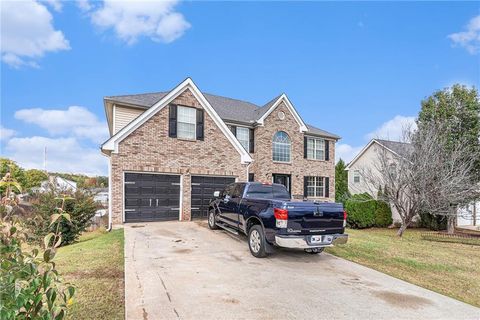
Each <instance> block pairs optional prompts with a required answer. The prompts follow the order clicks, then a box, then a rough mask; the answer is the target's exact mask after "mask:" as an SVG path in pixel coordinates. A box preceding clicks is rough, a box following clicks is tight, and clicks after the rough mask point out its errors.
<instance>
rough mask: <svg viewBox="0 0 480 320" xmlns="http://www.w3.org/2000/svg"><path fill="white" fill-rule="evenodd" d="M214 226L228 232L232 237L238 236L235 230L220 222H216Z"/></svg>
mask: <svg viewBox="0 0 480 320" xmlns="http://www.w3.org/2000/svg"><path fill="white" fill-rule="evenodd" d="M215 224H216V225H217V227H219V228H222V229H223V230H225V231H228V232H230V233H231V234H234V235H237V236H238V231H237V230H235V229H233V228H231V227H229V226H227V225H225V224H223V223H221V222H217V223H215Z"/></svg>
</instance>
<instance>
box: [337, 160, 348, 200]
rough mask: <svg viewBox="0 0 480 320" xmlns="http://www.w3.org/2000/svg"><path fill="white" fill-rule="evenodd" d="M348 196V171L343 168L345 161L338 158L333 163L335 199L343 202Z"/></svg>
mask: <svg viewBox="0 0 480 320" xmlns="http://www.w3.org/2000/svg"><path fill="white" fill-rule="evenodd" d="M349 196H350V195H349V193H348V173H347V171H346V170H345V162H344V161H343V160H342V159H340V160H338V162H337V164H336V165H335V201H336V202H342V203H345V201H346V200H347V199H348V198H349Z"/></svg>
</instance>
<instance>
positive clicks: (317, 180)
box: [307, 177, 325, 197]
mask: <svg viewBox="0 0 480 320" xmlns="http://www.w3.org/2000/svg"><path fill="white" fill-rule="evenodd" d="M324 179H325V178H324V177H307V197H324V196H325V183H324Z"/></svg>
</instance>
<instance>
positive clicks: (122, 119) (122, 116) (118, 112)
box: [113, 105, 144, 134]
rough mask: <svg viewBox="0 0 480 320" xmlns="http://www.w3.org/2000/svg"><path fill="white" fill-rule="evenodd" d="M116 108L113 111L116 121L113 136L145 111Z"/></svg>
mask: <svg viewBox="0 0 480 320" xmlns="http://www.w3.org/2000/svg"><path fill="white" fill-rule="evenodd" d="M114 108H115V109H114V111H113V114H114V117H115V119H114V121H113V124H114V128H113V134H115V133H117V132H118V131H120V130H121V129H122V128H123V127H125V126H126V125H127V124H129V123H130V122H131V121H132V120H133V119H135V118H136V117H138V116H139V115H140V114H141V113H143V111H144V110H142V109H137V108H129V107H123V106H117V105H116V106H115V107H114Z"/></svg>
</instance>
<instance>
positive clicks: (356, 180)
mask: <svg viewBox="0 0 480 320" xmlns="http://www.w3.org/2000/svg"><path fill="white" fill-rule="evenodd" d="M353 182H354V183H359V182H360V172H359V171H358V170H355V171H353Z"/></svg>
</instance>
